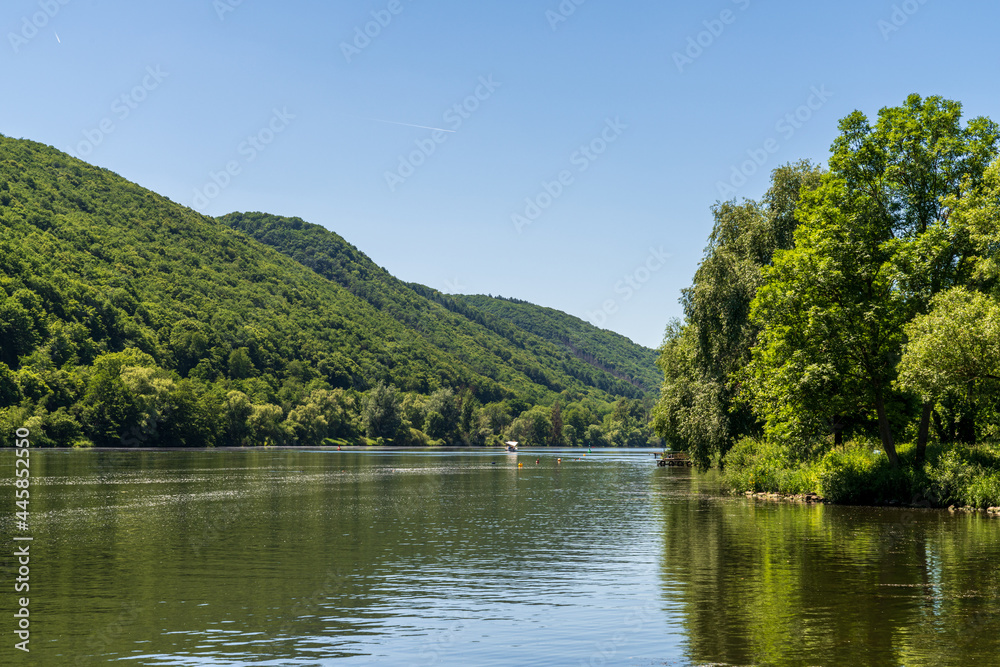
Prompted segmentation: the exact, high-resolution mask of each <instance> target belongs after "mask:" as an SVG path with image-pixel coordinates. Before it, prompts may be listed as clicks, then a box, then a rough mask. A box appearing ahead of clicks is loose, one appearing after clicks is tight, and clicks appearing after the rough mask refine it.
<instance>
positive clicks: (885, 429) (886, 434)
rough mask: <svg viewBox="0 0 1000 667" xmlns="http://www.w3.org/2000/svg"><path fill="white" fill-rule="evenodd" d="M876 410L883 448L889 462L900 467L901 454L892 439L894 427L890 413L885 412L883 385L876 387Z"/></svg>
mask: <svg viewBox="0 0 1000 667" xmlns="http://www.w3.org/2000/svg"><path fill="white" fill-rule="evenodd" d="M875 411H876V412H877V413H878V434H879V437H881V438H882V449H884V450H885V454H886V456H888V457H889V464H890V465H892V467H893V468H898V467H899V456H898V455H897V454H896V444H895V443H894V442H893V441H892V428H891V427H890V426H889V415H887V414H886V412H885V396H884V395H883V394H882V387H881V386H877V387H876V388H875Z"/></svg>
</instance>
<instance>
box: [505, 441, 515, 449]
mask: <svg viewBox="0 0 1000 667" xmlns="http://www.w3.org/2000/svg"><path fill="white" fill-rule="evenodd" d="M506 445H507V451H508V452H516V451H517V440H508V441H507V442H506Z"/></svg>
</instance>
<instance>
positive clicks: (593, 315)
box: [587, 246, 671, 328]
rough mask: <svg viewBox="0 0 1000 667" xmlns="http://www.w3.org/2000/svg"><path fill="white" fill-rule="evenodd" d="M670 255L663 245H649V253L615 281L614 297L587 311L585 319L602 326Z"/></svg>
mask: <svg viewBox="0 0 1000 667" xmlns="http://www.w3.org/2000/svg"><path fill="white" fill-rule="evenodd" d="M670 257H671V255H670V254H669V253H667V252H664V250H663V246H660V247H659V248H654V247H653V246H650V247H649V254H648V255H647V256H646V259H645V261H643V262H642V263H641V264H639V266H637V267H636V268H635V269H633V270H632V271H630V272H629V273H626V274H625V275H624V276H622V279H621V280H619V281H618V282H616V283H615V287H614V291H615V294H617V295H618V296H617V297H615V298H614V299H606V300H605V301H604V303H602V304H601V307H600V308H598V309H597V310H595V311H593V312H590V313H587V319H588V320H590V323H591V324H593V325H594V326H595V327H597V328H602V327H603V326H604V325H605V323H607V321H608V318H609V317H611V316H612V315H615V314H616V313H618V311H619V310H621V307H622V306H623V305H624V304H626V303H628V302H629V301H631V300H632V297H634V296H635V295H636V294H638V293H639V292H640V291H641V290H642V288H643V287H644V286H645V285H646V283H648V282H649V281H650V280H652V278H653V274H655V273H657V272H658V271H660V270H661V269H662V268H663V267H664V266H666V264H667V260H668V259H670Z"/></svg>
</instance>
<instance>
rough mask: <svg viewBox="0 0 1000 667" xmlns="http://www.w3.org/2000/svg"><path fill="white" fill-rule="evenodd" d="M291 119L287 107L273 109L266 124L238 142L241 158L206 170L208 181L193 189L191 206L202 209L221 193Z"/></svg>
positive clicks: (286, 126)
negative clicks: (219, 167) (217, 168)
mask: <svg viewBox="0 0 1000 667" xmlns="http://www.w3.org/2000/svg"><path fill="white" fill-rule="evenodd" d="M293 120H295V116H294V114H290V113H288V107H284V108H282V109H280V110H279V109H274V110H273V111H272V114H271V119H270V120H269V121H268V122H267V124H266V125H264V127H262V128H260V129H259V130H258V131H257V132H256V133H254V134H251V135H249V136H247V138H246V140H244V141H242V142H240V144H239V146H237V147H236V152H237V154H239V156H240V157H241V158H242V160H239V159H234V160H230V161H229V162H227V163H226V164H225V167H223V169H221V170H219V171H210V172H208V181H207V182H206V183H205V185H203V186H202V187H200V188H195V189H194V198H193V199H192V204H191V205H192V207H193V208H195V209H198V210H202V209H204V208H205V207H206V206H208V205H209V203H210V202H211V201H212V200H213V199H215V198H216V197H218V196H219V195H220V194H222V191H223V190H225V189H226V188H228V187H229V186H230V185H231V184H232V182H233V178H234V177H236V176H239V175H240V174H241V173H243V167H244V166H245V165H248V164H250V163H251V162H253V161H254V160H256V159H257V158H258V156H260V154H261V153H263V152H264V151H265V150H267V147H268V146H270V145H271V144H272V143H273V142H274V140H275V138H277V136H278V135H279V134H281V133H282V132H284V131H285V130H286V129H288V126H289V125H290V124H291V122H292V121H293Z"/></svg>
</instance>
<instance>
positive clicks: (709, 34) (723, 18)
mask: <svg viewBox="0 0 1000 667" xmlns="http://www.w3.org/2000/svg"><path fill="white" fill-rule="evenodd" d="M732 3H733V4H734V5H736V6H737V7H739V9H740V11H746V10H747V9H749V8H750V0H732ZM737 18H739V14H737V13H736V12H734V11H733V10H732V9H723V10H722V11H721V12H719V16H718V17H716V18H711V19H707V20H705V21H702V22H701V24H702V25H703V26H704V27H705V29H704V30H702V31H701V32H699V33H698V34H696V35H692V36H690V37H688V38H687V46H686V47H685V48H684V50H683V51H674V53H673V59H674V65H676V66H677V71H678V72H680V73H681V74H683V73H684V68H685V67H688V66H690V65H693V64H694V61H696V60H698V58H701V56H702V55H703V54H704V53H705V51H706V50H708V49H710V48H711V47H712V45H713V44H715V42H716V41H718V39H719V38H720V37H722V33H724V32H725V31H726V26H730V25H732V24H734V23H736V19H737Z"/></svg>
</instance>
